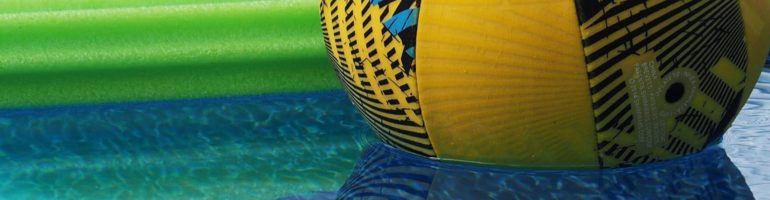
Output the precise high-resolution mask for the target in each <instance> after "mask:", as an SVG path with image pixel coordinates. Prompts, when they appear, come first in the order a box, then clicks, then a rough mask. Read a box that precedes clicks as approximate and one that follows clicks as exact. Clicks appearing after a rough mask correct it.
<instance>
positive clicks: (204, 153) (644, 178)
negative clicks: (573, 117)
mask: <svg viewBox="0 0 770 200" xmlns="http://www.w3.org/2000/svg"><path fill="white" fill-rule="evenodd" d="M769 62H770V60H769ZM0 133H2V134H0V199H113V198H117V199H125V198H131V199H146V198H149V199H152V198H160V199H210V198H215V199H331V198H334V196H335V195H336V194H337V193H336V191H337V190H338V189H340V188H341V187H342V186H343V185H344V186H345V187H343V188H342V190H341V193H340V194H341V195H356V194H360V193H361V191H367V190H372V189H377V188H378V187H381V186H383V183H387V184H385V185H388V184H390V185H400V186H398V187H395V188H397V189H398V188H400V189H398V190H395V191H391V193H390V194H400V195H413V196H407V197H422V196H426V195H432V196H431V197H446V196H448V195H452V196H455V195H466V196H464V197H468V198H471V197H479V196H482V197H499V198H504V197H509V196H505V195H517V194H526V195H536V196H541V197H560V196H559V194H569V195H572V196H575V197H591V196H596V195H601V194H608V195H615V196H617V197H634V195H636V194H648V195H649V197H653V196H655V195H660V196H661V197H666V196H667V195H668V194H681V195H685V196H686V195H688V194H695V195H706V196H702V197H714V195H723V197H729V196H751V195H753V196H755V197H757V198H760V199H761V198H770V147H768V145H767V144H770V68H765V69H764V71H763V73H762V75H761V78H760V82H759V83H758V85H757V88H756V89H754V91H753V93H752V96H751V98H750V100H749V102H748V104H746V106H745V107H744V109H743V111H741V113H740V115H739V116H738V118H737V119H736V121H735V123H734V125H733V127H732V128H731V129H730V130H729V133H728V134H727V135H726V137H725V138H724V140H723V142H722V144H721V145H720V147H721V148H711V149H709V150H707V151H705V152H704V153H701V154H698V155H694V156H689V157H686V158H684V159H679V160H675V161H670V162H664V163H658V164H654V165H649V166H642V167H637V168H626V169H620V170H608V171H601V172H570V171H528V170H516V169H495V168H481V167H476V166H466V165H455V164H442V163H435V162H432V161H426V160H425V159H420V158H414V157H413V156H410V155H408V154H403V153H399V152H397V151H392V150H389V147H386V146H383V145H380V144H377V142H376V139H375V138H374V136H373V134H370V130H369V128H368V127H367V125H366V124H365V122H364V121H363V120H362V118H361V117H360V116H359V115H358V114H357V113H356V111H355V109H354V108H353V106H352V105H351V104H350V101H349V100H348V99H347V97H346V95H345V94H344V93H342V92H327V93H312V94H286V95H270V96H260V97H244V98H228V99H213V100H211V99H210V100H191V101H173V102H157V103H137V104H126V105H106V106H77V107H61V108H47V109H26V110H6V111H2V112H0ZM393 166H397V167H395V168H394V167H393ZM378 170H379V172H382V171H386V172H387V171H388V170H395V171H394V172H404V170H406V172H408V173H406V174H409V173H412V174H417V175H420V174H427V175H428V176H431V177H436V179H430V180H428V179H420V176H413V177H412V178H415V179H412V180H411V181H410V179H403V177H400V178H399V177H393V176H389V175H386V176H381V175H380V174H378ZM424 180H428V182H425V181H424ZM362 183H364V184H362ZM366 183H371V184H366ZM424 186H432V188H431V189H430V190H426V189H425V187H424ZM466 186H473V187H466ZM390 188H391V189H392V188H393V187H390ZM747 188H748V189H747ZM749 189H750V190H749ZM380 191H388V190H380ZM525 192H526V193H525ZM564 197H570V196H564ZM637 197H638V196H637Z"/></svg>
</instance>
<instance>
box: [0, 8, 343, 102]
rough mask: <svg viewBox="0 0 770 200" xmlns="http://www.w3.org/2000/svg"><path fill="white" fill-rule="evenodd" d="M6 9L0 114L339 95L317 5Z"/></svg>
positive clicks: (0, 25)
mask: <svg viewBox="0 0 770 200" xmlns="http://www.w3.org/2000/svg"><path fill="white" fill-rule="evenodd" d="M0 4H2V5H1V6H0V94H2V95H1V96H0V109H9V108H28V107H46V106H61V105H83V104H105V103H123V102H140V101H156V100H175V99H196V98H219V97H230V96H249V95H261V94H271V93H293V92H315V91H328V90H337V89H339V82H338V81H337V80H336V78H335V76H334V74H333V70H332V68H330V67H329V66H328V64H329V62H328V60H327V58H326V51H325V48H324V44H323V38H322V37H321V28H320V24H319V19H318V18H319V15H318V1H316V0H261V1H260V0H258V1H236V0H229V1H227V0H154V1H153V0H116V1H101V0H68V1H54V0H18V1H3V2H2V3H0Z"/></svg>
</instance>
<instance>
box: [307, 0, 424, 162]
mask: <svg viewBox="0 0 770 200" xmlns="http://www.w3.org/2000/svg"><path fill="white" fill-rule="evenodd" d="M417 8H418V2H417V1H410V0H403V1H394V0H323V1H321V25H322V27H323V34H324V39H325V42H326V46H327V50H328V55H329V58H330V60H331V62H332V64H333V66H334V68H335V70H336V72H337V75H338V77H339V79H340V80H341V81H342V85H343V86H344V88H345V90H346V91H347V92H348V94H349V96H350V97H351V99H352V101H353V103H354V104H355V106H356V107H357V108H358V110H359V111H361V114H362V115H363V116H364V117H365V118H366V120H368V121H369V124H370V125H371V126H372V127H373V129H374V130H375V132H376V133H377V135H378V136H379V137H380V138H381V139H382V140H383V141H385V142H386V143H387V144H390V145H392V146H394V147H397V148H399V149H403V150H406V151H409V152H412V153H416V154H420V155H424V156H435V152H434V151H433V146H432V145H431V143H430V140H428V134H427V133H426V130H425V127H424V122H423V118H422V111H421V109H420V105H419V104H418V101H419V99H418V95H417V86H416V79H415V62H414V59H413V57H412V56H413V54H414V40H415V37H416V28H417V27H416V24H414V25H412V26H409V24H408V23H406V22H408V21H403V20H405V19H409V18H408V17H413V18H411V19H416V15H417ZM405 17H406V18H405ZM394 31H395V33H394ZM410 53H411V55H410Z"/></svg>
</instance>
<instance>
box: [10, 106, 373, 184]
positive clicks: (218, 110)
mask: <svg viewBox="0 0 770 200" xmlns="http://www.w3.org/2000/svg"><path fill="white" fill-rule="evenodd" d="M0 133H3V134H0V199H113V198H115V199H146V198H151V199H152V198H160V199H210V198H215V199H274V198H279V197H287V196H292V195H297V194H310V193H314V192H328V191H336V190H337V189H338V188H339V186H340V185H342V183H343V182H344V181H345V179H346V178H347V177H348V175H349V174H350V171H351V169H352V168H353V165H354V163H355V161H356V160H357V159H358V157H359V155H360V152H361V151H362V149H363V148H364V147H365V144H368V143H370V141H372V140H373V138H372V135H371V134H368V129H367V128H366V124H365V123H364V122H363V121H362V119H361V118H360V117H359V116H358V115H357V113H356V112H355V111H354V110H353V107H352V106H351V105H350V102H349V100H348V99H346V96H345V94H344V93H340V92H334V93H320V94H301V95H275V96H263V97H258V98H236V99H219V100H205V101H176V102H163V103H145V104H133V105H120V106H84V107H70V108H57V109H37V110H22V111H6V112H3V113H2V114H0Z"/></svg>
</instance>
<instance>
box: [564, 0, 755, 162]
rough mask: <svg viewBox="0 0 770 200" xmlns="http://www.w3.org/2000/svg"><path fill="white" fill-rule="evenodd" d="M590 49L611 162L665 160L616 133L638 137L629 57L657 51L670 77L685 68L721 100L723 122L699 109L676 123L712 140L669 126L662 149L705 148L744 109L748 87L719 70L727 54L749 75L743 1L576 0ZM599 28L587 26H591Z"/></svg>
mask: <svg viewBox="0 0 770 200" xmlns="http://www.w3.org/2000/svg"><path fill="white" fill-rule="evenodd" d="M575 2H576V4H577V7H578V13H579V18H580V23H581V29H582V30H583V45H584V47H585V49H586V62H587V64H588V71H587V72H588V77H589V79H590V80H591V85H590V91H591V94H592V99H593V108H594V110H595V113H594V114H595V121H596V130H597V132H598V134H610V135H606V136H605V137H600V138H610V139H609V140H601V139H600V140H599V141H597V143H598V146H597V147H598V149H599V160H600V164H601V165H603V166H604V167H613V166H618V165H620V166H623V165H632V164H641V163H650V162H655V161H657V160H661V159H665V158H661V157H659V156H656V155H654V154H653V153H651V152H650V151H646V150H641V149H639V147H638V146H637V145H633V144H632V145H629V144H622V143H621V142H617V141H615V140H614V138H619V137H618V136H619V135H621V134H631V135H633V134H635V133H636V132H635V129H638V128H639V127H635V126H634V123H633V122H634V120H635V118H634V115H633V113H634V110H633V106H632V99H631V98H630V93H629V92H630V91H629V90H630V89H629V85H628V84H629V83H628V80H625V79H624V78H622V77H624V74H627V73H631V72H629V71H624V70H623V69H622V68H623V67H624V66H622V65H620V64H621V63H622V62H623V61H624V60H625V59H628V58H629V57H634V56H640V55H645V54H648V53H654V55H655V62H657V63H658V64H659V67H657V69H656V70H657V72H658V73H659V74H660V78H661V79H663V78H664V77H666V76H667V75H669V74H670V73H672V71H675V70H677V69H678V68H688V70H690V69H691V70H692V71H694V72H696V73H697V76H698V77H699V80H700V81H699V84H698V86H697V89H698V90H699V91H698V92H702V93H703V94H705V96H707V97H709V98H711V99H713V100H714V101H715V102H718V105H719V106H720V107H721V108H720V109H723V110H724V114H723V115H722V116H721V119H720V120H713V119H710V118H709V117H707V115H708V113H702V112H701V111H699V110H698V109H695V108H693V107H689V108H687V110H686V111H685V112H684V113H683V114H680V115H677V116H675V118H674V119H675V121H676V125H675V127H677V126H686V127H687V128H688V130H695V131H696V132H697V133H698V134H701V136H702V137H704V140H705V141H706V142H705V143H703V142H694V141H690V140H686V139H684V138H678V137H677V135H679V134H678V133H675V132H676V131H677V130H678V129H675V130H661V131H668V137H667V138H666V142H665V143H664V144H663V145H661V146H659V147H658V148H662V149H663V150H664V151H666V152H668V153H670V154H674V155H685V154H689V153H693V152H696V151H700V150H701V149H703V148H704V146H705V145H707V144H709V143H712V142H714V141H715V140H717V139H718V138H719V137H721V135H722V134H723V133H724V132H725V131H726V129H727V128H728V125H729V123H730V122H731V121H732V119H733V118H734V117H735V115H736V114H737V112H738V110H739V108H740V104H741V99H742V97H743V96H744V95H745V94H744V92H746V91H744V90H745V89H744V88H742V87H739V88H737V89H735V88H732V87H730V86H729V85H728V84H727V83H726V81H725V80H723V79H721V78H720V77H719V75H717V74H714V73H712V67H714V66H715V65H717V63H718V62H719V61H720V59H723V58H726V59H727V60H729V61H730V62H732V63H733V64H735V66H737V68H738V69H739V70H740V71H742V72H743V73H744V74H745V72H746V67H747V48H746V45H745V44H744V41H743V39H744V26H743V19H742V16H741V11H740V6H739V3H738V1H737V0H708V1H699V0H681V1H669V0H624V1H623V0H621V1H609V0H576V1H575ZM589 29H590V30H592V31H586V30H589ZM618 34H620V35H622V37H620V39H610V38H611V37H615V36H617V35H618Z"/></svg>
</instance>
